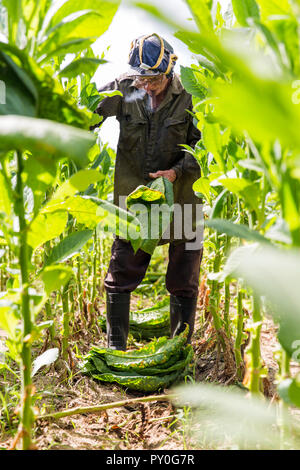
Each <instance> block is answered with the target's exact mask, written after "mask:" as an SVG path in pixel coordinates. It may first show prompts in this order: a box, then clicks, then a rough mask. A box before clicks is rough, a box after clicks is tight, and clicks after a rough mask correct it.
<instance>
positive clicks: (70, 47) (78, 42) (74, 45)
mask: <svg viewBox="0 0 300 470" xmlns="http://www.w3.org/2000/svg"><path fill="white" fill-rule="evenodd" d="M93 42H95V38H78V39H71V40H70V41H67V42H64V43H62V44H60V45H59V46H58V47H57V48H56V49H54V50H52V51H51V52H49V54H47V55H45V56H44V57H41V58H40V59H39V60H38V63H39V64H40V65H42V64H43V63H45V62H47V61H49V59H51V58H52V57H64V56H65V55H67V54H76V53H77V52H81V51H82V50H84V49H86V48H87V47H89V46H90V45H91V44H92V43H93Z"/></svg>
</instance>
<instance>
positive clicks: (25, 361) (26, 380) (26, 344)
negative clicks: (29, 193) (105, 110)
mask: <svg viewBox="0 0 300 470" xmlns="http://www.w3.org/2000/svg"><path fill="white" fill-rule="evenodd" d="M22 171H23V159H22V152H20V151H17V184H16V201H15V213H16V215H17V217H18V221H19V265H20V270H21V279H20V292H21V314H22V323H23V325H22V327H23V334H22V350H21V381H22V393H21V397H22V398H21V400H22V402H21V426H22V436H23V437H22V447H23V450H27V449H29V448H30V445H31V428H32V424H33V412H32V380H31V334H32V329H33V324H32V319H31V312H30V299H29V293H28V283H29V270H28V245H27V224H26V219H25V209H24V207H25V204H24V197H23V189H24V188H23V182H22Z"/></svg>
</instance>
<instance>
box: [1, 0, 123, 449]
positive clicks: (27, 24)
mask: <svg viewBox="0 0 300 470" xmlns="http://www.w3.org/2000/svg"><path fill="white" fill-rule="evenodd" d="M118 6H119V2H118V1H105V0H95V1H93V2H91V1H89V0H86V1H83V2H78V1H69V0H68V1H65V2H63V4H61V3H60V6H59V7H58V4H57V2H54V1H51V0H42V1H41V2H39V3H38V5H37V3H36V2H33V1H30V0H29V1H28V0H12V1H10V0H9V1H8V0H2V2H1V21H0V28H1V34H2V38H3V41H2V42H0V78H1V80H2V81H3V82H4V83H5V103H3V104H1V105H0V120H1V126H2V131H1V134H0V165H1V167H0V169H1V172H0V183H1V188H3V190H1V196H0V228H1V231H2V233H1V235H2V239H5V242H6V244H7V247H8V250H9V251H10V252H11V253H12V258H14V259H15V262H16V266H17V267H18V273H19V276H16V275H14V278H13V282H12V283H11V285H8V287H9V288H8V290H7V291H5V292H2V294H1V299H0V302H1V306H0V327H1V328H3V329H4V330H5V331H6V332H7V335H8V339H7V347H8V350H9V355H10V356H11V357H12V358H13V359H14V360H15V361H17V362H18V363H19V365H20V374H21V381H22V398H21V403H20V410H21V411H20V433H19V436H22V440H23V444H22V446H23V449H29V448H30V446H31V428H32V424H33V412H32V394H33V388H32V379H31V375H32V374H31V348H32V344H33V342H34V341H35V340H36V339H38V338H39V335H40V333H41V331H42V330H43V328H49V327H52V323H53V322H52V320H50V319H49V320H48V321H47V322H44V323H42V324H37V323H36V318H37V315H38V314H39V312H40V311H41V309H42V308H43V306H44V305H46V306H47V308H46V310H47V312H48V313H47V316H48V318H49V317H50V313H49V308H50V304H49V300H48V299H49V296H50V294H51V292H53V291H57V290H60V289H62V288H64V286H67V285H68V283H69V281H70V278H71V277H72V276H73V271H72V268H71V267H69V266H65V265H63V264H59V263H61V262H63V261H64V260H66V259H68V258H69V257H71V256H73V255H74V254H75V253H76V252H78V250H80V248H82V246H83V245H84V243H86V241H87V240H88V238H89V236H90V235H91V236H92V234H93V231H94V228H95V227H96V225H97V220H98V219H101V217H98V216H97V214H96V212H97V208H98V206H97V205H96V204H94V203H93V202H92V201H88V200H87V201H84V200H83V199H82V198H81V197H80V196H77V197H76V195H77V194H78V193H80V192H82V191H85V190H87V188H88V187H90V186H91V185H94V183H100V182H101V181H102V180H103V179H104V177H103V175H102V174H101V173H100V172H99V171H97V170H96V169H90V170H89V171H88V172H85V171H84V170H82V171H79V172H78V170H80V169H82V168H84V167H86V166H87V165H89V164H90V163H91V162H92V158H93V155H95V144H96V137H95V136H93V135H92V134H90V133H89V132H87V130H89V129H90V127H91V126H93V125H96V124H98V123H99V120H100V118H99V116H97V115H95V114H94V113H92V111H90V110H89V109H88V108H84V107H83V106H81V107H80V108H79V107H78V103H77V99H76V98H77V97H76V94H75V95H74V96H73V95H72V93H71V92H70V90H71V87H68V89H65V88H64V86H63V82H62V81H60V79H61V80H63V79H64V77H67V78H68V79H71V80H75V78H76V77H77V76H80V75H81V76H83V74H85V76H88V75H90V76H91V75H92V74H94V73H95V71H96V68H97V67H98V65H100V64H102V63H104V62H105V61H104V60H103V59H102V58H101V59H100V58H98V57H94V56H93V54H92V52H91V50H89V46H90V45H91V44H92V43H93V42H95V40H96V39H97V38H98V37H99V35H101V34H102V33H103V32H105V31H106V29H107V28H108V26H109V24H110V22H111V20H112V18H113V16H114V14H115V12H116V11H117V8H118ZM4 38H5V39H4ZM70 53H73V54H75V59H74V60H73V61H72V62H71V64H69V65H68V66H67V67H65V68H64V70H61V64H62V62H63V61H64V59H65V58H66V55H67V54H70ZM73 85H74V83H73ZM98 98H99V97H98ZM78 128H79V129H78ZM97 148H99V147H98V146H97ZM61 162H64V163H66V162H68V163H67V165H66V167H67V168H68V172H69V175H68V178H67V179H68V180H69V181H68V182H65V183H63V184H60V185H59V188H58V189H56V190H55V188H56V186H57V183H59V176H60V175H59V169H60V165H61ZM69 162H70V164H69ZM70 168H72V169H73V172H74V170H75V172H78V173H77V177H76V175H75V176H74V177H72V173H71V174H70ZM76 178H77V179H76ZM83 207H84V209H85V210H83ZM91 214H92V221H90V220H89V221H88V219H89V218H90V217H91ZM70 217H73V218H75V219H76V222H77V224H79V226H81V227H82V231H81V232H82V233H81V234H76V235H73V236H71V234H69V237H67V238H65V239H64V240H61V242H60V243H59V244H58V245H57V246H56V247H55V248H54V250H53V252H51V248H50V250H49V253H48V254H47V255H48V256H45V257H44V261H45V263H44V265H42V266H40V267H39V269H37V267H36V266H35V265H34V262H35V259H36V252H37V250H38V249H39V247H41V246H42V245H43V244H45V243H48V242H49V241H50V240H53V239H55V238H56V237H58V236H60V237H62V233H63V232H64V230H65V228H66V225H67V222H68V220H69V218H70ZM90 228H91V230H90V231H89V230H87V229H90ZM78 233H79V232H78ZM48 248H49V247H48ZM10 261H11V260H10ZM6 270H8V267H6ZM1 276H2V274H1ZM18 277H19V279H18ZM35 280H38V281H39V285H41V284H42V285H43V287H44V289H43V290H41V288H40V287H39V289H38V290H36V287H35ZM1 287H3V286H1ZM67 323H68V317H67V312H66V316H65V317H64V326H65V327H66V325H67ZM67 335H68V332H66V333H65V335H64V337H65V339H67ZM53 357H55V355H53V356H52V358H53ZM35 370H36V368H34V371H35Z"/></svg>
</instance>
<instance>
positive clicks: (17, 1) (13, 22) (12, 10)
mask: <svg viewBox="0 0 300 470" xmlns="http://www.w3.org/2000/svg"><path fill="white" fill-rule="evenodd" d="M2 4H3V6H4V7H5V8H6V9H7V22H8V38H9V42H10V43H11V44H15V45H17V46H19V44H18V30H19V22H20V21H21V20H22V16H23V15H22V0H2Z"/></svg>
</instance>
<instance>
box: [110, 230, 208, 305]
mask: <svg viewBox="0 0 300 470" xmlns="http://www.w3.org/2000/svg"><path fill="white" fill-rule="evenodd" d="M202 254H203V248H201V249H199V250H186V249H185V242H182V243H179V244H176V245H174V244H173V243H170V244H169V263H168V268H167V273H166V288H167V290H168V291H169V293H170V294H173V295H176V296H181V297H196V296H197V295H198V288H199V274H200V264H201V260H202ZM150 260H151V255H149V254H148V253H145V252H144V251H142V250H140V249H139V250H138V251H137V252H136V253H134V251H133V248H132V246H131V243H129V242H126V241H124V240H121V239H120V238H118V237H116V238H115V240H114V242H113V244H112V248H111V259H110V263H109V267H108V271H107V273H106V276H105V279H104V287H105V290H106V291H107V292H113V293H121V292H132V291H134V290H135V289H136V288H137V286H138V285H139V284H140V283H141V282H142V280H143V278H144V276H145V274H146V270H147V268H148V266H149V263H150Z"/></svg>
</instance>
